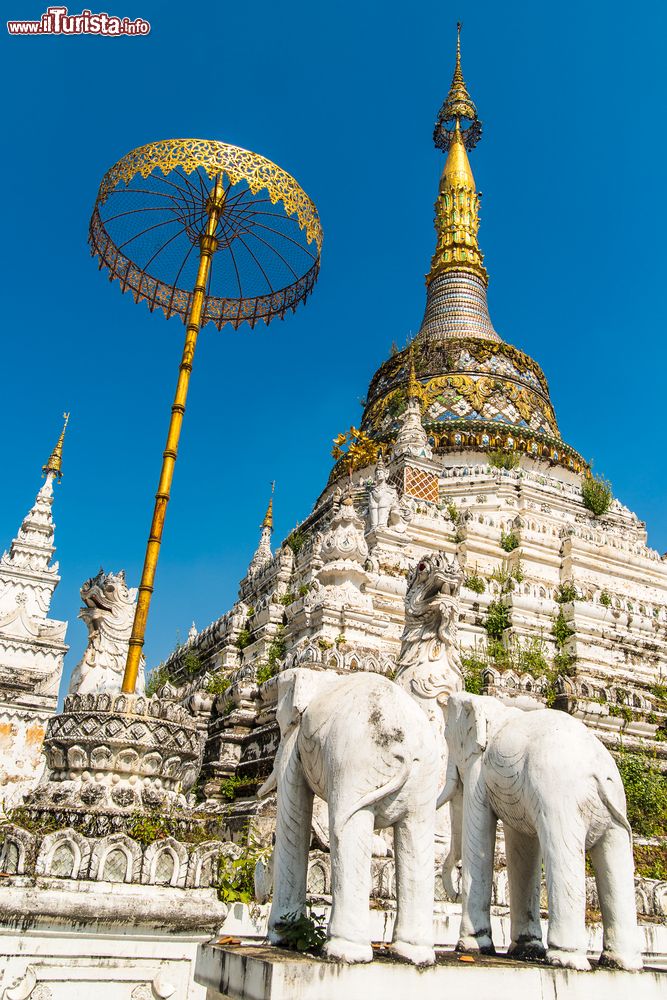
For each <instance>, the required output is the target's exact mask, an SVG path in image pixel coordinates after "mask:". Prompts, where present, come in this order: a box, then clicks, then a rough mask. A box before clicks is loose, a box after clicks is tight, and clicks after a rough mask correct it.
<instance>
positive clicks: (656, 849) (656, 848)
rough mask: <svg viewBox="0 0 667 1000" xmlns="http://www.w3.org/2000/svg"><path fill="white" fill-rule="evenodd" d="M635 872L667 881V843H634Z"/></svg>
mask: <svg viewBox="0 0 667 1000" xmlns="http://www.w3.org/2000/svg"><path fill="white" fill-rule="evenodd" d="M633 853H634V856H635V874H636V875H641V876H642V877H643V878H655V879H659V880H660V881H661V882H667V844H634V845H633Z"/></svg>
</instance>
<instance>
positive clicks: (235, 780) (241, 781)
mask: <svg viewBox="0 0 667 1000" xmlns="http://www.w3.org/2000/svg"><path fill="white" fill-rule="evenodd" d="M256 786H257V782H256V781H255V779H254V778H240V777H239V775H238V774H232V775H230V777H229V778H225V779H224V781H221V782H220V795H221V796H222V798H223V799H226V800H227V801H228V802H233V800H234V799H235V798H236V796H237V793H238V792H242V791H247V792H251V791H254V790H255V788H256Z"/></svg>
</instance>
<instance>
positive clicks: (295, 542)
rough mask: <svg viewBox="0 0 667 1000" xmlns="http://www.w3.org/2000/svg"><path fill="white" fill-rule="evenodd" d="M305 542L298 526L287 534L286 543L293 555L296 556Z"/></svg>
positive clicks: (304, 537)
mask: <svg viewBox="0 0 667 1000" xmlns="http://www.w3.org/2000/svg"><path fill="white" fill-rule="evenodd" d="M305 542H306V536H305V535H304V533H303V532H302V531H301V529H300V528H295V529H294V531H293V532H292V534H291V535H288V537H287V541H286V542H285V544H286V545H289V547H290V548H291V550H292V552H293V553H294V555H295V556H298V554H299V552H300V551H301V549H302V548H303V546H304V544H305Z"/></svg>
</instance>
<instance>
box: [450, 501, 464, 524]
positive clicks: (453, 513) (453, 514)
mask: <svg viewBox="0 0 667 1000" xmlns="http://www.w3.org/2000/svg"><path fill="white" fill-rule="evenodd" d="M446 510H447V517H448V518H449V520H450V521H451V522H452V524H459V523H460V521H461V514H460V512H459V509H458V507H457V506H456V504H455V503H448V504H447V508H446Z"/></svg>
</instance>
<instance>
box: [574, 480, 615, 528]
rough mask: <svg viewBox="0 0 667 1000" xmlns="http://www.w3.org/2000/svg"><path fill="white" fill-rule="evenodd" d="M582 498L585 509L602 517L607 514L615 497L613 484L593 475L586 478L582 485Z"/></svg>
mask: <svg viewBox="0 0 667 1000" xmlns="http://www.w3.org/2000/svg"><path fill="white" fill-rule="evenodd" d="M581 498H582V500H583V501H584V507H586V508H587V509H588V510H590V511H591V513H593V514H595V516H596V517H601V516H602V514H606V513H607V511H608V510H609V508H610V507H611V504H612V501H613V499H614V495H613V493H612V491H611V483H609V482H608V481H607V480H606V479H603V478H602V476H594V475H593V473H590V474H589V475H587V476H585V477H584V479H583V481H582V483H581Z"/></svg>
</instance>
